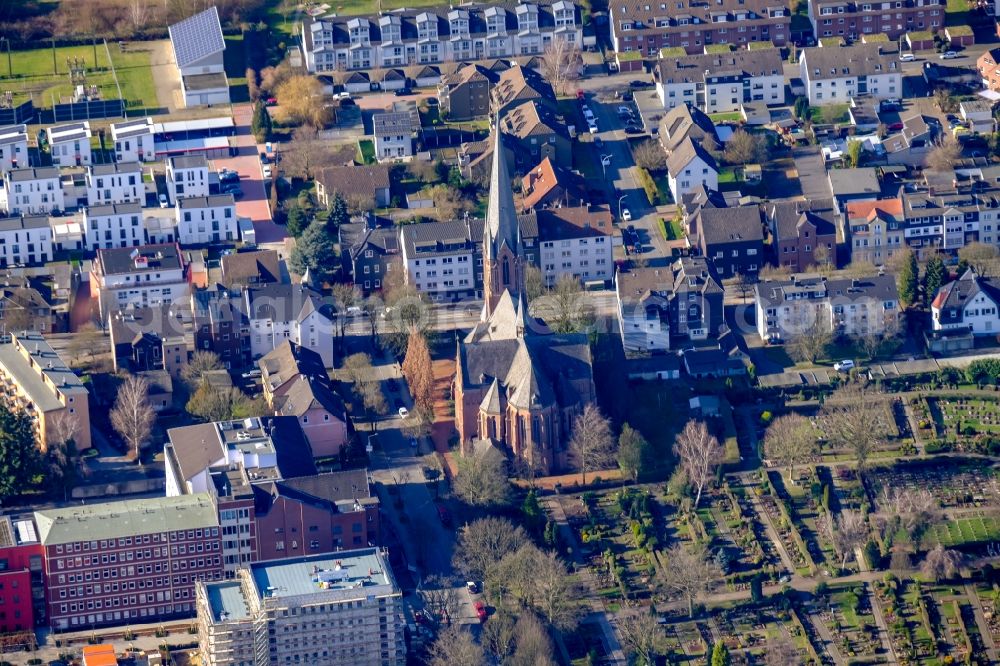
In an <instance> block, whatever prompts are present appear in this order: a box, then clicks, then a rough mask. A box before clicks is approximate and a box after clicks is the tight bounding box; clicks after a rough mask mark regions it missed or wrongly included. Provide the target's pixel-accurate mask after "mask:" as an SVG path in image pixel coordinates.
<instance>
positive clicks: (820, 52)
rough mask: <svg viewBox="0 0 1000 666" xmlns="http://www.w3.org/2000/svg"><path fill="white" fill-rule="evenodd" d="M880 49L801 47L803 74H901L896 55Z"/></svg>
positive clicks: (862, 46) (870, 46) (815, 78)
mask: <svg viewBox="0 0 1000 666" xmlns="http://www.w3.org/2000/svg"><path fill="white" fill-rule="evenodd" d="M881 48H882V45H881V44H854V45H852V46H841V47H830V46H815V47H812V48H807V49H802V55H801V56H800V58H801V59H804V60H805V63H806V67H805V73H806V76H808V77H809V79H810V80H811V81H821V80H823V79H839V78H844V77H848V76H855V77H856V76H871V75H873V74H891V73H897V74H899V75H900V76H902V73H903V72H902V68H901V67H900V65H899V60H898V59H897V58H898V56H897V55H896V54H895V53H885V54H883V53H882V52H881ZM800 62H801V60H800Z"/></svg>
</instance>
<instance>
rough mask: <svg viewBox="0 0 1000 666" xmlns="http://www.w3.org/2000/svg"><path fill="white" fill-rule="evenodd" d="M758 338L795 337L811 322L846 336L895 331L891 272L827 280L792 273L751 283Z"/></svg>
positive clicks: (895, 306) (896, 315)
mask: <svg viewBox="0 0 1000 666" xmlns="http://www.w3.org/2000/svg"><path fill="white" fill-rule="evenodd" d="M754 301H755V306H756V310H757V332H758V334H759V335H760V338H761V340H766V341H776V340H794V339H795V337H796V336H798V335H801V334H803V333H807V332H809V331H811V330H813V329H814V328H815V327H819V328H820V329H821V330H826V331H830V332H832V333H834V334H839V335H846V336H850V337H854V336H862V335H866V334H870V333H876V334H880V333H882V332H884V331H886V330H894V329H895V327H896V326H897V325H898V323H899V316H900V306H899V295H898V293H897V291H896V276H894V275H875V276H871V277H864V278H840V279H830V278H827V277H825V276H822V275H814V274H807V273H797V274H794V275H792V276H791V277H790V278H788V279H785V280H764V281H762V282H759V283H757V285H755V287H754Z"/></svg>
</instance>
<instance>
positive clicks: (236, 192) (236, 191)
mask: <svg viewBox="0 0 1000 666" xmlns="http://www.w3.org/2000/svg"><path fill="white" fill-rule="evenodd" d="M220 191H221V192H222V193H223V194H232V195H233V198H234V199H239V198H240V197H242V196H243V188H241V187H240V186H239V185H234V186H231V187H223V188H222V189H221V190H220Z"/></svg>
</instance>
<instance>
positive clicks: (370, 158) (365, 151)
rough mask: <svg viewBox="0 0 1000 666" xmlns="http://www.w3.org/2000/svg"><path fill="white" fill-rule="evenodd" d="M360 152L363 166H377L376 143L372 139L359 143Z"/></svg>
mask: <svg viewBox="0 0 1000 666" xmlns="http://www.w3.org/2000/svg"><path fill="white" fill-rule="evenodd" d="M358 151H359V152H360V153H361V163H362V164H375V143H374V142H373V141H372V140H371V139H362V140H361V141H358Z"/></svg>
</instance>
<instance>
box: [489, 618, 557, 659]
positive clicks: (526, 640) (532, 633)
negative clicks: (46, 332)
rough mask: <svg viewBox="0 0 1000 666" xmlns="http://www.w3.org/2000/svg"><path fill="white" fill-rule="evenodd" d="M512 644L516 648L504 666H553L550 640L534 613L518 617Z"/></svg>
mask: <svg viewBox="0 0 1000 666" xmlns="http://www.w3.org/2000/svg"><path fill="white" fill-rule="evenodd" d="M491 621H492V620H491ZM514 643H515V645H516V646H517V648H516V649H515V650H514V654H513V656H512V657H511V658H510V660H509V661H508V662H505V666H555V663H556V662H555V660H554V659H553V656H552V655H553V650H552V639H551V638H549V632H548V631H546V629H545V626H544V625H542V622H541V621H540V620H539V619H538V616H536V615H535V614H534V613H532V612H529V611H524V612H522V613H521V614H520V615H519V616H518V618H517V624H515V625H514Z"/></svg>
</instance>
